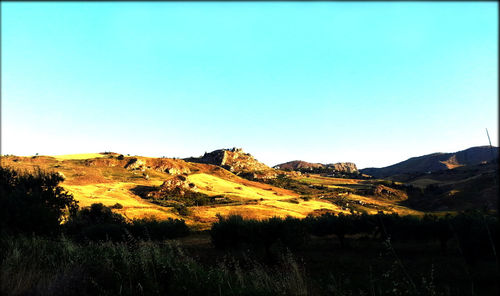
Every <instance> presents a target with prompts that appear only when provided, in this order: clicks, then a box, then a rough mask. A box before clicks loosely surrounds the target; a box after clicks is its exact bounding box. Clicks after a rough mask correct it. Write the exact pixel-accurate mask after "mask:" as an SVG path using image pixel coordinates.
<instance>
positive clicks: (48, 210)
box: [0, 167, 78, 234]
mask: <svg viewBox="0 0 500 296" xmlns="http://www.w3.org/2000/svg"><path fill="white" fill-rule="evenodd" d="M63 180H64V178H63V177H62V176H61V175H59V174H57V173H49V172H45V171H42V170H40V169H35V170H34V171H33V172H32V173H28V172H27V171H17V170H14V169H12V168H5V167H0V231H2V232H6V233H10V234H18V233H36V234H54V233H57V232H59V230H60V225H61V223H62V222H63V220H64V219H65V218H66V217H68V216H69V215H72V214H74V213H76V211H77V210H78V204H77V201H75V200H74V198H73V196H72V195H71V194H69V193H68V192H66V191H65V190H64V189H63V188H62V187H60V186H58V184H59V183H60V182H62V181H63Z"/></svg>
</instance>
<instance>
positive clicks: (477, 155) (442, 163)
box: [360, 146, 499, 178]
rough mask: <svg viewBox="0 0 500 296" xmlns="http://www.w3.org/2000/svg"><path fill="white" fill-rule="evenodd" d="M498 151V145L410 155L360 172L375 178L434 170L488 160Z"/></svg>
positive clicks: (496, 154)
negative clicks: (397, 161) (387, 164)
mask: <svg viewBox="0 0 500 296" xmlns="http://www.w3.org/2000/svg"><path fill="white" fill-rule="evenodd" d="M498 153H499V150H498V147H492V148H490V146H478V147H471V148H468V149H465V150H462V151H457V152H452V153H432V154H427V155H423V156H418V157H412V158H409V159H407V160H405V161H402V162H399V163H396V164H393V165H390V166H387V167H382V168H365V169H361V170H360V172H361V173H363V174H366V175H370V176H373V177H376V178H384V177H390V176H394V175H399V174H412V173H426V172H435V171H440V170H447V169H453V168H456V167H460V166H468V165H477V164H481V163H485V162H489V161H492V160H494V159H497V158H498Z"/></svg>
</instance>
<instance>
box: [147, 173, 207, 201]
mask: <svg viewBox="0 0 500 296" xmlns="http://www.w3.org/2000/svg"><path fill="white" fill-rule="evenodd" d="M192 192H198V189H197V187H196V185H195V184H194V183H190V182H189V181H188V179H187V178H186V177H185V176H182V175H178V176H175V177H173V178H171V179H168V180H166V181H164V182H163V184H161V185H160V188H159V189H158V190H155V191H151V192H149V193H147V195H146V197H147V198H153V199H157V198H163V197H165V196H177V197H182V196H184V195H186V194H187V193H192Z"/></svg>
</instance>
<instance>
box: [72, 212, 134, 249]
mask: <svg viewBox="0 0 500 296" xmlns="http://www.w3.org/2000/svg"><path fill="white" fill-rule="evenodd" d="M64 227H65V230H66V233H67V234H69V235H70V236H73V237H74V238H75V239H76V240H78V241H82V240H85V239H89V240H108V239H111V240H113V241H119V240H121V239H122V238H123V237H124V236H125V235H126V222H125V219H124V218H123V216H121V215H120V214H116V213H113V212H112V211H111V208H109V207H106V206H104V205H103V204H102V203H97V204H92V205H91V206H90V207H85V208H83V209H81V210H80V211H78V212H77V213H76V214H75V215H73V216H71V218H70V219H69V221H68V222H67V223H66V224H65V225H64Z"/></svg>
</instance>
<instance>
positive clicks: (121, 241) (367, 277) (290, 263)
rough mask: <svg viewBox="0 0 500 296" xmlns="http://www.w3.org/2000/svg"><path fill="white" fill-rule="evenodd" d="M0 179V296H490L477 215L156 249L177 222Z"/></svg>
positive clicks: (35, 178) (22, 180)
mask: <svg viewBox="0 0 500 296" xmlns="http://www.w3.org/2000/svg"><path fill="white" fill-rule="evenodd" d="M0 173H1V176H0V178H1V179H0V180H1V182H2V183H1V184H0V186H1V190H2V191H1V193H2V195H1V197H0V205H1V206H2V207H1V208H0V210H1V211H2V216H0V219H1V224H0V226H1V233H2V236H1V238H0V263H1V265H0V294H2V295H496V293H497V292H498V287H497V278H498V263H497V254H496V250H498V245H499V244H498V223H497V217H496V216H493V215H489V214H487V213H484V212H480V211H469V212H463V213H459V214H457V215H447V216H434V215H426V216H424V217H412V216H398V215H396V214H391V215H388V214H383V213H379V214H377V215H367V214H357V215H343V214H339V215H334V214H329V213H327V214H324V215H321V216H309V217H307V218H305V219H296V218H290V217H288V218H285V219H282V218H276V217H275V218H270V219H266V220H262V221H257V220H245V219H243V218H241V217H240V216H229V217H222V216H219V221H218V222H216V223H214V224H213V226H212V228H211V230H210V232H209V234H203V233H197V234H192V236H194V237H195V238H196V237H199V238H203V237H206V238H208V236H209V237H210V238H211V243H210V241H208V240H207V242H206V244H204V243H195V244H193V243H189V240H185V239H181V240H180V241H168V240H167V239H172V238H182V237H185V236H186V235H188V234H189V229H188V228H187V226H186V224H185V223H184V221H183V220H173V219H170V220H166V221H154V220H147V219H143V220H134V221H126V220H125V219H124V218H123V217H122V216H120V215H118V214H116V213H113V212H112V211H111V209H110V208H108V207H105V206H103V205H102V204H94V205H92V206H91V207H89V208H83V209H80V210H78V207H77V204H76V202H75V201H74V200H73V198H72V197H71V195H69V194H67V193H66V192H64V191H63V190H62V189H61V188H60V187H58V186H57V184H58V183H59V182H60V181H61V180H62V178H60V176H58V175H54V174H49V173H44V172H41V171H37V172H35V174H26V173H19V172H15V171H12V170H10V169H5V168H1V167H0ZM116 208H119V207H116ZM4 214H5V215H4ZM30 216H32V217H31V218H30ZM62 221H66V223H64V224H61V223H60V222H62ZM17 224H19V225H17ZM186 239H187V238H186ZM181 244H182V245H181ZM211 244H213V246H215V248H213V247H212V245H211Z"/></svg>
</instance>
